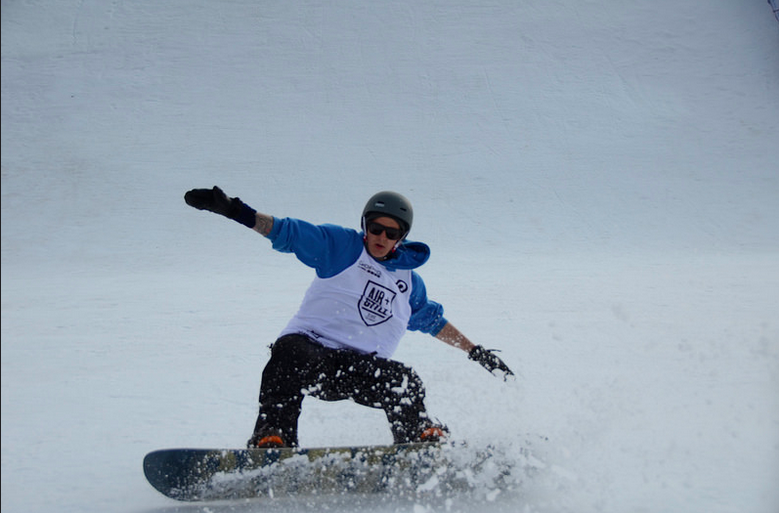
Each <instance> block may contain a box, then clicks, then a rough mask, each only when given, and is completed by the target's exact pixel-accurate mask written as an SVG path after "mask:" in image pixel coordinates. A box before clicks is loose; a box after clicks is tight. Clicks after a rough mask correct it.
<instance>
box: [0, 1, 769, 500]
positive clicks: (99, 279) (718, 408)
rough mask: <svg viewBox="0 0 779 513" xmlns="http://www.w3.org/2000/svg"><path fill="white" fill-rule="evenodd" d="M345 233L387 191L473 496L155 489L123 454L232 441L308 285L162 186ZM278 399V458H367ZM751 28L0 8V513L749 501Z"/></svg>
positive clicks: (375, 417)
mask: <svg viewBox="0 0 779 513" xmlns="http://www.w3.org/2000/svg"><path fill="white" fill-rule="evenodd" d="M213 185H220V186H221V187H223V188H224V190H225V191H226V192H227V193H228V194H230V195H233V196H240V197H241V198H242V199H243V200H244V201H246V202H247V203H248V204H250V205H252V206H253V207H255V208H256V209H258V210H260V211H262V212H265V213H269V214H274V215H277V216H280V217H284V216H291V217H299V218H303V219H307V220H310V221H313V222H317V223H319V222H332V223H338V224H343V225H348V226H353V227H357V226H358V222H359V214H360V212H361V209H362V206H363V204H364V202H365V201H366V199H367V198H368V196H370V195H371V194H372V193H374V192H376V191H378V190H382V189H393V190H397V191H400V192H402V193H404V194H406V195H407V196H408V197H409V198H410V199H411V200H412V202H413V204H414V207H415V214H416V221H415V226H414V229H413V231H412V237H411V238H412V239H415V240H422V241H425V242H427V243H428V244H430V246H431V247H432V251H433V253H432V257H431V259H430V261H429V263H428V264H427V265H426V266H425V267H423V268H422V269H420V272H421V274H422V276H423V277H424V278H425V280H426V283H427V286H428V292H429V294H430V296H431V298H433V299H435V300H438V301H440V302H441V303H443V304H444V306H445V308H446V313H447V317H448V318H449V319H450V320H451V321H452V322H453V323H454V324H455V325H456V326H458V327H459V328H461V329H462V330H463V331H464V332H465V333H466V334H468V335H469V336H470V337H471V338H472V339H473V340H474V341H475V342H477V343H481V344H483V345H485V346H487V347H490V348H499V349H501V350H502V353H501V356H502V357H503V358H504V360H505V361H506V362H507V363H508V364H509V365H510V366H512V367H513V368H514V369H515V370H516V371H517V373H518V374H519V379H518V380H517V382H516V383H513V384H504V383H503V382H502V381H500V380H498V379H495V378H494V377H492V376H490V375H489V374H488V373H486V372H485V371H484V369H482V368H481V367H480V366H478V365H477V364H475V363H474V362H471V361H469V360H468V359H467V358H466V355H465V354H464V353H462V352H459V351H457V350H454V349H452V348H449V347H448V346H445V345H444V344H441V343H439V342H437V341H435V340H434V339H432V338H431V337H429V336H426V335H421V334H413V333H410V334H408V335H407V337H406V338H405V339H404V341H403V342H402V344H401V348H400V350H399V351H398V353H397V355H396V356H397V358H398V359H400V360H402V361H404V362H407V363H409V364H410V365H412V366H414V367H415V368H416V369H417V371H418V372H419V373H420V374H421V376H422V378H423V379H424V381H425V383H426V385H427V391H428V406H429V409H430V411H431V413H433V414H434V415H435V416H437V417H438V418H439V419H440V420H442V421H443V422H445V423H446V424H447V425H448V426H449V428H450V429H451V431H452V432H453V435H454V437H455V438H456V439H458V440H467V441H468V442H469V443H470V444H473V445H486V444H489V443H494V444H497V445H499V446H502V447H505V448H506V450H507V451H508V452H511V451H512V450H514V448H515V447H517V446H520V445H521V444H523V443H524V441H527V440H529V439H533V438H534V437H536V436H539V435H543V436H546V437H548V439H549V440H548V442H545V443H543V444H541V445H542V447H538V449H539V451H540V453H539V456H540V457H542V460H543V463H544V466H545V468H544V470H543V471H542V472H540V473H539V474H537V475H535V476H532V477H529V478H528V479H527V480H526V481H525V482H524V484H523V486H522V488H521V490H519V491H516V492H512V493H505V494H503V495H498V496H497V497H495V496H494V495H491V496H490V497H486V498H484V502H483V503H482V501H481V499H480V498H479V497H478V496H475V495H474V496H472V497H467V496H466V497H456V498H455V499H449V500H442V501H435V500H430V501H426V502H414V501H410V502H408V501H405V502H404V501H401V500H398V501H389V502H387V501H382V502H378V503H376V504H371V503H368V504H367V505H366V504H362V505H351V504H349V503H348V502H347V501H344V502H341V503H338V502H336V503H330V502H327V501H326V500H325V499H319V501H317V500H316V499H312V500H308V501H297V502H296V501H289V502H284V501H278V502H276V503H267V502H262V501H249V502H241V503H227V504H221V503H219V504H200V505H181V504H179V503H176V502H174V501H171V500H168V499H166V498H165V497H163V496H161V495H159V494H158V493H157V492H156V491H154V490H153V489H152V488H151V487H150V486H149V485H148V484H147V483H146V481H145V479H144V477H143V473H142V467H141V462H142V459H143V456H144V455H145V454H146V453H147V452H149V451H151V450H154V449H158V448H165V447H241V446H243V444H244V443H245V441H246V439H247V438H248V437H249V435H250V434H251V429H252V426H253V423H254V420H255V414H256V408H257V404H256V403H257V393H258V387H259V381H260V373H261V371H262V368H263V366H264V364H265V362H266V361H267V358H268V350H267V346H268V345H269V344H270V343H271V342H272V341H273V340H274V339H275V337H276V335H277V334H278V332H279V331H280V330H281V328H282V327H283V326H284V325H285V324H286V322H287V320H288V319H289V317H290V316H291V315H292V314H293V313H294V312H295V310H296V308H297V306H298V303H299V301H300V299H301V298H302V294H303V292H304V290H305V288H306V287H307V285H308V283H309V281H310V279H311V278H312V276H313V273H312V272H311V271H310V270H309V269H307V268H305V267H304V266H303V265H302V264H300V263H299V262H297V260H295V259H294V257H293V256H291V255H284V254H280V253H277V252H274V251H273V250H272V249H271V248H270V244H269V243H268V242H267V241H266V240H264V239H263V238H262V237H260V236H259V235H257V234H256V233H254V232H252V231H250V230H248V229H246V228H244V227H242V226H240V225H238V224H236V223H234V222H232V221H229V220H226V219H224V218H221V217H219V216H217V215H214V214H208V213H204V212H199V211H196V210H194V209H192V208H190V207H188V206H187V205H186V204H185V203H184V200H183V195H184V192H185V191H186V190H188V189H190V188H194V187H211V186H213ZM390 440H391V437H390V434H389V429H388V428H387V426H386V422H385V420H384V417H383V414H381V412H379V411H375V410H369V409H365V408H361V407H358V406H356V405H353V404H350V403H347V402H343V403H321V402H317V401H316V400H306V402H305V404H304V413H303V416H302V419H301V443H302V444H303V445H306V446H321V445H350V444H372V443H388V442H390ZM777 483H779V24H777V20H776V18H775V17H774V14H773V12H772V9H771V7H770V5H768V3H767V2H766V1H765V0H711V1H701V2H694V1H679V0H636V1H630V2H626V1H621V0H600V1H595V0H579V1H562V0H526V1H523V2H514V1H511V0H447V1H437V0H434V1H425V2H419V1H410V0H399V1H393V2H366V1H342V0H335V1H332V2H324V1H313V0H309V1H290V2H271V1H251V0H231V1H206V0H188V1H183V0H170V1H165V2H160V1H156V0H137V1H118V0H116V1H110V2H108V1H98V0H61V1H38V0H16V1H15V0H3V1H2V511H3V513H16V512H19V513H21V512H24V513H37V512H87V513H89V512H95V513H97V512H101V513H102V512H106V511H111V512H147V513H148V512H158V513H162V512H174V511H176V512H204V513H205V512H227V511H246V512H249V511H251V512H254V511H271V510H273V511H293V512H294V511H321V510H349V511H364V510H366V509H370V510H373V511H377V512H383V511H413V512H414V513H426V512H433V511H483V512H490V511H511V512H542V513H543V512H549V513H553V512H555V513H556V512H585V513H586V512H605V513H626V512H651V513H655V512H684V513H704V512H705V513H725V512H739V513H775V512H776V511H779V485H778V484H777Z"/></svg>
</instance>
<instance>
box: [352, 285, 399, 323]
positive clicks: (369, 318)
mask: <svg viewBox="0 0 779 513" xmlns="http://www.w3.org/2000/svg"><path fill="white" fill-rule="evenodd" d="M395 295H396V294H395V292H394V291H393V290H390V289H388V288H387V287H385V286H384V285H379V284H378V283H374V282H372V281H369V282H368V283H367V284H366V285H365V290H364V291H363V293H362V297H361V298H360V304H359V308H358V310H359V311H360V317H361V318H362V322H364V323H365V325H366V326H376V325H378V324H381V323H383V322H386V321H388V320H390V319H391V318H392V303H393V302H394V301H395Z"/></svg>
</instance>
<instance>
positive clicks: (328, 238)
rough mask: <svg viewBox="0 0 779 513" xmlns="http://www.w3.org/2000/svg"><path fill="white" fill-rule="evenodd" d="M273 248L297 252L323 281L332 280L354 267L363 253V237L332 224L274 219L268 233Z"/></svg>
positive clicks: (296, 254) (353, 231) (299, 258)
mask: <svg viewBox="0 0 779 513" xmlns="http://www.w3.org/2000/svg"><path fill="white" fill-rule="evenodd" d="M268 239H270V241H271V242H272V243H273V249H275V250H277V251H281V252H282V253H294V254H295V256H296V257H297V258H298V260H300V261H301V262H303V263H304V264H306V265H307V266H309V267H313V268H314V269H316V274H317V276H319V277H320V278H330V277H332V276H335V275H336V274H338V273H340V272H341V271H343V270H344V269H346V268H347V267H349V266H350V265H352V264H353V263H354V262H355V261H356V260H357V259H358V258H359V257H360V253H361V252H362V247H363V246H362V238H361V237H360V234H359V233H357V232H356V231H355V230H351V229H349V228H344V227H342V226H336V225H332V224H323V225H314V224H311V223H308V222H306V221H301V220H300V219H292V218H284V219H279V218H276V217H274V218H273V229H272V230H271V232H270V234H268Z"/></svg>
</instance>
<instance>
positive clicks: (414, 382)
mask: <svg viewBox="0 0 779 513" xmlns="http://www.w3.org/2000/svg"><path fill="white" fill-rule="evenodd" d="M307 395H310V396H312V397H316V398H318V399H322V400H324V401H341V400H344V399H351V400H353V401H355V402H356V403H358V404H361V405H364V406H369V407H371V408H381V409H383V410H384V413H385V414H386V415H387V420H388V421H389V423H390V429H391V430H392V436H393V438H394V441H395V443H406V442H411V441H414V440H415V439H416V438H417V437H418V436H419V435H420V433H421V432H422V430H423V429H424V427H425V426H426V425H427V424H429V422H430V421H429V419H428V415H427V412H426V410H425V405H424V399H425V388H424V385H423V384H422V380H421V379H420V378H419V376H418V375H417V373H416V372H415V371H414V370H413V369H412V368H411V367H408V366H407V365H404V364H402V363H400V362H397V361H394V360H389V359H386V358H380V357H378V356H376V355H372V354H363V353H358V352H356V351H351V350H348V349H331V348H327V347H324V346H322V345H321V344H318V343H316V342H314V341H313V340H311V339H310V338H309V337H307V336H305V335H298V334H295V335H285V336H283V337H281V338H279V339H278V340H277V341H276V342H275V343H274V344H273V345H272V346H271V358H270V360H269V361H268V364H267V365H266V367H265V370H264V371H263V373H262V384H261V386H260V414H259V416H258V417H257V423H256V425H255V433H259V432H262V431H265V430H269V429H270V430H278V431H280V432H281V434H282V437H283V438H284V441H285V443H286V444H287V445H290V446H293V447H296V446H297V445H298V418H299V417H300V412H301V406H302V402H303V398H304V397H305V396H307Z"/></svg>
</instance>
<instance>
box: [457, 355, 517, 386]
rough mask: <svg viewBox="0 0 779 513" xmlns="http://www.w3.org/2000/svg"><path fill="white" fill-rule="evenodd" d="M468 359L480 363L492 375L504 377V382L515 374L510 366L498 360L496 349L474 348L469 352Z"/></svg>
mask: <svg viewBox="0 0 779 513" xmlns="http://www.w3.org/2000/svg"><path fill="white" fill-rule="evenodd" d="M468 358H470V359H471V360H473V361H476V362H479V363H480V364H481V366H482V367H484V368H485V369H487V370H488V371H490V372H491V373H492V374H495V375H496V376H499V375H502V376H503V379H504V381H507V380H508V379H509V376H514V373H513V372H512V371H511V369H509V368H508V365H506V364H505V363H503V360H501V359H500V358H498V356H497V355H496V354H495V349H484V346H474V348H473V349H471V350H470V351H469V352H468ZM496 371H497V372H496ZM498 373H500V374H498Z"/></svg>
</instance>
